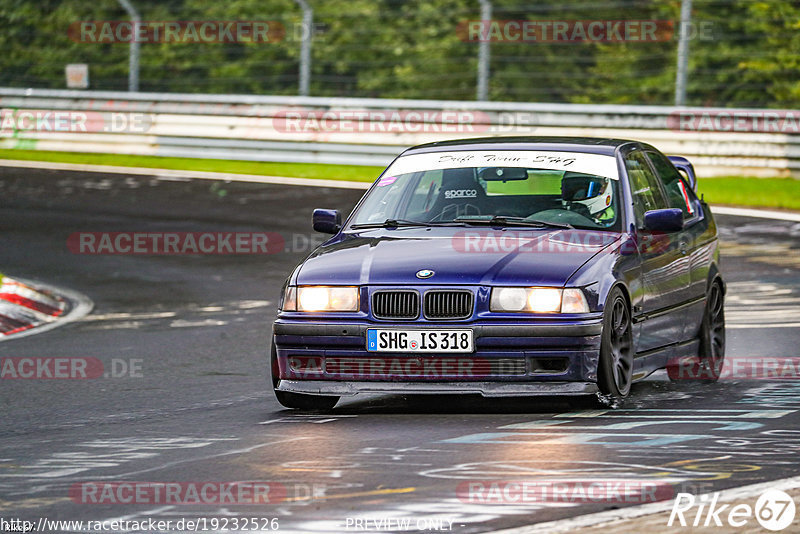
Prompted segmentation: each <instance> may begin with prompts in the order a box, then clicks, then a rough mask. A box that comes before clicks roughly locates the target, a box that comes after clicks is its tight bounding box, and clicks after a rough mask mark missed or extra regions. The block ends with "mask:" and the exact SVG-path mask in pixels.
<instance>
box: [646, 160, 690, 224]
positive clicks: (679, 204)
mask: <svg viewBox="0 0 800 534" xmlns="http://www.w3.org/2000/svg"><path fill="white" fill-rule="evenodd" d="M647 157H648V158H650V161H651V162H652V163H653V167H654V168H655V170H656V174H658V177H659V179H660V180H661V184H662V185H663V186H664V191H666V193H667V203H668V204H669V207H670V208H679V209H680V210H681V211H683V218H684V219H689V218H691V217H693V216H694V207H693V205H692V204H693V203H692V200H691V197H690V194H689V190H690V188H689V186H688V185H686V181H685V180H684V179H683V177H682V176H681V174H680V172H678V169H676V168H675V166H673V165H672V163H671V162H670V161H669V159H668V158H667V157H666V156H665V155H664V154H661V153H658V152H652V151H648V152H647Z"/></svg>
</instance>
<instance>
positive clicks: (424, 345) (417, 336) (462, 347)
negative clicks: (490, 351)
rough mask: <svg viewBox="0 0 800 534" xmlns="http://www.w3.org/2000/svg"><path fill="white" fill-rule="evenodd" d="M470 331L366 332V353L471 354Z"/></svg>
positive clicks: (378, 330)
mask: <svg viewBox="0 0 800 534" xmlns="http://www.w3.org/2000/svg"><path fill="white" fill-rule="evenodd" d="M472 337H473V336H472V330H395V329H392V330H389V329H386V330H383V329H379V328H370V329H368V330H367V351H368V352H473V350H474V349H473V339H472Z"/></svg>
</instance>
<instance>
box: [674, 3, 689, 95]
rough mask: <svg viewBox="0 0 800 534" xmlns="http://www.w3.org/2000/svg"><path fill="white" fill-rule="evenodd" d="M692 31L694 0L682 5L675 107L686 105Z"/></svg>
mask: <svg viewBox="0 0 800 534" xmlns="http://www.w3.org/2000/svg"><path fill="white" fill-rule="evenodd" d="M691 30H692V0H683V1H682V3H681V29H680V32H681V33H680V36H679V37H678V39H679V40H678V65H677V72H676V74H675V105H676V106H684V105H686V80H687V77H688V74H687V71H688V70H689V36H690V34H691Z"/></svg>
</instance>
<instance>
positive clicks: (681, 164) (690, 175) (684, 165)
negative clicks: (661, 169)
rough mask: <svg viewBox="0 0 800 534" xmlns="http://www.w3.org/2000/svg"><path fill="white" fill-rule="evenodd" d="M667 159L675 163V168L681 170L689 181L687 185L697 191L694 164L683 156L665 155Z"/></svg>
mask: <svg viewBox="0 0 800 534" xmlns="http://www.w3.org/2000/svg"><path fill="white" fill-rule="evenodd" d="M667 157H668V158H669V160H670V161H671V162H672V164H673V165H675V168H676V169H678V170H679V171H681V172H682V173H683V174H684V175H685V176H686V178H687V179H688V181H689V186H690V187H691V188H692V191H695V192H697V175H695V173H694V165H692V164H691V163H690V162H689V160H688V159H686V158H684V157H683V156H667Z"/></svg>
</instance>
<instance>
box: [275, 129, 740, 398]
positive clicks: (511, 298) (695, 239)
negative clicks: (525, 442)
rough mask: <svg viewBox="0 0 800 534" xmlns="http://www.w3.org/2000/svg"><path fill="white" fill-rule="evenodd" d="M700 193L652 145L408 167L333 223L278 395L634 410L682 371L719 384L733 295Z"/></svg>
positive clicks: (303, 275)
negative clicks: (663, 374)
mask: <svg viewBox="0 0 800 534" xmlns="http://www.w3.org/2000/svg"><path fill="white" fill-rule="evenodd" d="M695 189H696V178H695V174H694V169H693V167H692V165H691V164H690V163H689V162H688V161H687V160H686V159H685V158H681V157H667V156H664V155H663V154H662V153H661V152H659V151H658V150H656V149H655V148H653V147H652V146H649V145H647V144H644V143H639V142H634V141H624V140H614V139H590V138H529V137H527V138H486V139H470V140H463V141H448V142H441V143H433V144H427V145H421V146H417V147H414V148H411V149H409V150H406V151H405V152H404V153H403V154H401V155H400V156H399V157H398V158H397V159H395V160H394V162H393V163H392V164H391V165H390V166H389V167H388V168H387V169H386V171H384V173H383V174H382V175H381V176H380V177H379V178H378V180H377V181H376V182H375V183H374V184H373V185H372V187H371V188H370V189H369V191H368V192H367V193H366V194H365V195H364V197H363V198H362V199H361V201H360V202H359V203H358V205H357V206H356V208H355V209H354V210H353V212H352V214H351V215H350V216H349V217H348V218H347V220H346V221H344V223H343V222H342V219H341V216H340V214H339V213H338V212H337V211H333V210H323V209H318V210H315V212H314V218H313V224H314V229H315V230H317V231H319V232H325V233H329V234H332V237H331V238H330V239H329V240H328V241H326V242H325V243H324V244H322V245H321V246H320V247H319V248H317V249H316V250H315V251H314V252H313V253H311V254H310V255H309V257H308V258H306V260H305V261H303V262H302V263H301V264H300V265H299V266H298V267H297V268H296V269H295V270H294V272H292V274H291V275H290V276H289V279H288V280H287V282H286V285H285V287H284V289H283V293H282V296H281V301H280V310H279V312H278V318H277V320H276V321H275V324H274V328H273V343H272V355H271V363H272V383H273V388H274V390H275V394H276V396H277V398H278V400H279V402H280V403H281V404H282V405H284V406H286V407H289V408H299V409H307V410H325V409H330V408H332V407H333V406H334V405H335V404H336V402H337V401H338V400H339V398H340V397H341V396H351V395H356V394H359V393H402V394H425V393H474V394H480V395H483V396H486V397H496V396H527V395H559V394H565V395H584V394H594V395H597V396H598V398H599V399H600V400H601V401H602V402H605V403H606V404H611V405H616V404H619V402H620V401H621V400H622V399H624V398H625V397H626V396H628V395H629V393H630V391H631V384H632V383H633V382H635V381H637V380H641V379H643V378H645V377H647V376H648V375H649V374H650V373H652V372H653V371H655V370H658V369H661V368H665V367H666V368H669V369H674V368H678V370H679V372H678V373H677V374H678V375H680V374H681V372H682V371H683V370H685V368H686V367H687V366H689V367H692V368H694V371H695V372H693V373H691V374H690V376H692V377H702V378H704V379H705V380H709V381H713V380H714V379H716V377H718V376H719V371H720V369H721V366H722V363H723V358H724V351H725V324H724V315H723V298H724V293H725V285H724V282H723V280H722V277H721V273H720V269H719V250H718V241H717V230H716V226H715V224H714V219H713V217H712V215H711V211H710V210H709V208H708V205H707V204H705V203H704V202H703V201H702V200H700V199H698V198H697V196H696V194H695ZM698 370H699V371H698ZM670 376H671V377H674V373H672V372H670Z"/></svg>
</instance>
